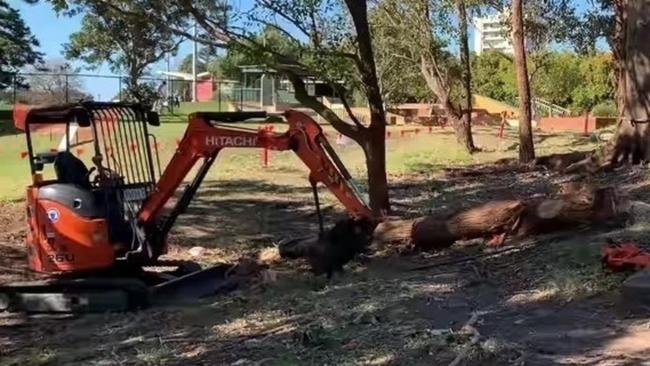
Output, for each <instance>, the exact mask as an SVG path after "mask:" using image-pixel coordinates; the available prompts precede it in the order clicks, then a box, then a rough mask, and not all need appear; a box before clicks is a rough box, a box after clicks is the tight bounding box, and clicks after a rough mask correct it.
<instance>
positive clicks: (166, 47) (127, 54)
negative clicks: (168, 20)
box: [64, 0, 179, 100]
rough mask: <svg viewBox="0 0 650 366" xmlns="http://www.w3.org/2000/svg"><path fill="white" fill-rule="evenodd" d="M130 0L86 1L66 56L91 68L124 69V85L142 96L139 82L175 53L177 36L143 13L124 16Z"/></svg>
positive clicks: (122, 71)
mask: <svg viewBox="0 0 650 366" xmlns="http://www.w3.org/2000/svg"><path fill="white" fill-rule="evenodd" d="M130 3H131V2H130V1H127V0H120V1H111V2H110V5H107V4H105V3H103V2H88V3H87V4H86V5H85V7H84V8H83V10H84V14H85V15H84V17H83V20H82V23H81V29H80V30H79V31H78V32H75V33H73V34H71V35H70V42H69V43H67V44H65V45H64V47H65V56H66V58H68V59H78V60H81V61H84V62H85V63H87V64H88V65H90V66H91V67H92V68H96V67H99V66H101V65H102V64H104V63H107V64H108V65H109V66H110V68H111V70H112V71H113V72H116V73H126V75H127V78H126V84H127V89H129V90H130V94H131V95H132V96H134V97H135V98H136V99H137V100H144V99H145V95H144V94H142V95H141V94H140V90H144V89H141V88H138V83H139V80H140V78H141V77H142V76H143V75H145V73H146V72H147V68H148V67H149V66H150V65H152V64H154V63H156V62H158V61H160V60H162V59H163V58H164V57H165V55H166V54H167V53H170V52H171V53H174V52H176V49H177V47H178V44H179V40H178V38H177V37H175V36H174V34H173V33H171V32H169V31H166V30H163V29H161V28H159V27H156V26H155V25H153V24H152V23H151V22H150V21H149V19H147V17H146V16H142V17H133V16H132V17H126V18H125V17H123V16H122V15H123V14H124V12H128V11H130V10H131V9H132V5H131V4H130Z"/></svg>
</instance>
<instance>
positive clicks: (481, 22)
mask: <svg viewBox="0 0 650 366" xmlns="http://www.w3.org/2000/svg"><path fill="white" fill-rule="evenodd" d="M504 20H505V16H504V15H491V16H487V17H482V18H474V19H472V23H473V25H474V52H476V54H479V55H480V54H481V53H482V52H483V51H499V52H503V53H507V54H513V52H514V51H513V48H512V40H511V39H510V32H509V31H508V27H507V25H506V23H505V22H504Z"/></svg>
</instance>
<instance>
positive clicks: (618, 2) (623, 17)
mask: <svg viewBox="0 0 650 366" xmlns="http://www.w3.org/2000/svg"><path fill="white" fill-rule="evenodd" d="M628 3H629V0H594V1H592V2H591V5H592V6H591V7H589V8H587V12H586V13H585V14H584V16H583V17H582V18H581V19H579V20H578V21H576V24H575V27H574V31H573V32H572V34H571V38H570V40H571V42H572V44H573V46H574V47H575V49H576V50H577V51H578V52H580V53H581V54H593V53H595V52H596V43H597V42H598V40H600V39H605V40H606V41H607V43H608V45H609V48H610V49H611V50H612V55H613V69H614V79H613V81H614V84H615V98H616V104H617V107H618V110H619V113H623V110H624V106H625V65H624V64H625V59H626V49H625V47H626V42H627V17H628V14H627V6H628Z"/></svg>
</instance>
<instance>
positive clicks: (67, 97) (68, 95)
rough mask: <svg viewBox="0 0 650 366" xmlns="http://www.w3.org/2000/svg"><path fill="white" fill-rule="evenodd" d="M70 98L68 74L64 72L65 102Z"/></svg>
mask: <svg viewBox="0 0 650 366" xmlns="http://www.w3.org/2000/svg"><path fill="white" fill-rule="evenodd" d="M69 99H70V93H69V92H68V74H65V102H66V103H68V102H69Z"/></svg>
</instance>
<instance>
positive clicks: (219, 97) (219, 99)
mask: <svg viewBox="0 0 650 366" xmlns="http://www.w3.org/2000/svg"><path fill="white" fill-rule="evenodd" d="M217 103H219V107H218V108H219V112H221V83H217Z"/></svg>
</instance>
